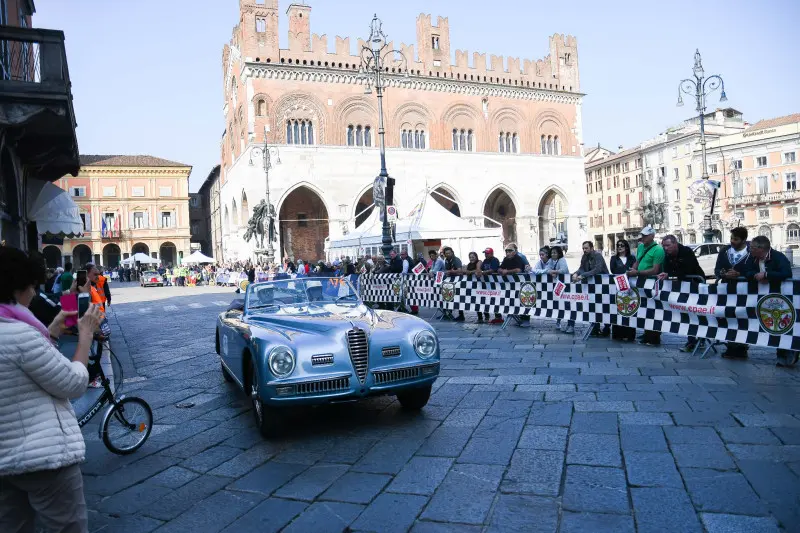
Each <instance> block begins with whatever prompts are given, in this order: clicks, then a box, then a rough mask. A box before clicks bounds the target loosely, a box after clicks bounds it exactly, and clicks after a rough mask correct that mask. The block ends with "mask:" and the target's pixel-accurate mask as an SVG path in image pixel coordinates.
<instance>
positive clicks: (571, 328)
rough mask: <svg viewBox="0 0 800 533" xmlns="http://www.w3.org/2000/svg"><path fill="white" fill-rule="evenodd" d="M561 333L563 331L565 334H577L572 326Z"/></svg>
mask: <svg viewBox="0 0 800 533" xmlns="http://www.w3.org/2000/svg"><path fill="white" fill-rule="evenodd" d="M561 331H563V332H564V333H575V328H574V327H572V326H567V327H565V328H564V329H563V330H561Z"/></svg>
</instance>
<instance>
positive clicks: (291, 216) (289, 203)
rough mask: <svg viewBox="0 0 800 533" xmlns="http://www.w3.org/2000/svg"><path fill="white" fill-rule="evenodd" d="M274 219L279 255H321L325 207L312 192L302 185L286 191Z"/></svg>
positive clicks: (307, 258)
mask: <svg viewBox="0 0 800 533" xmlns="http://www.w3.org/2000/svg"><path fill="white" fill-rule="evenodd" d="M278 221H279V224H280V234H281V254H282V255H283V256H287V255H288V256H289V257H291V258H293V259H295V260H297V259H303V260H304V261H317V260H319V259H323V258H324V257H325V239H326V238H327V237H328V234H329V225H328V210H327V209H326V208H325V203H324V202H323V201H322V198H320V196H319V195H318V194H317V193H316V192H314V191H313V190H311V189H309V188H308V187H305V186H300V187H298V188H297V189H295V190H293V191H292V192H290V193H289V195H288V196H287V197H286V198H285V199H284V200H283V203H282V204H281V207H280V213H279V214H278Z"/></svg>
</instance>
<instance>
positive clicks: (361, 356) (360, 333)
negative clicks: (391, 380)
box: [347, 328, 369, 385]
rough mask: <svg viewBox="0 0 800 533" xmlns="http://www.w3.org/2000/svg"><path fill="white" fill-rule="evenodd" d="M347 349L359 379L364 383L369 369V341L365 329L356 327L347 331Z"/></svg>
mask: <svg viewBox="0 0 800 533" xmlns="http://www.w3.org/2000/svg"><path fill="white" fill-rule="evenodd" d="M347 351H348V352H349V353H350V361H351V362H352V363H353V370H354V371H355V373H356V376H357V377H358V381H359V382H360V383H361V384H362V385H363V384H364V382H365V381H366V380H367V370H369V343H368V341H367V333H366V332H365V331H364V330H363V329H359V328H354V329H351V330H350V331H348V332H347Z"/></svg>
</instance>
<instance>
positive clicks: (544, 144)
mask: <svg viewBox="0 0 800 533" xmlns="http://www.w3.org/2000/svg"><path fill="white" fill-rule="evenodd" d="M546 153H547V137H545V136H544V135H542V154H546Z"/></svg>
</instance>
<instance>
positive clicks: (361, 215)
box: [353, 187, 375, 228]
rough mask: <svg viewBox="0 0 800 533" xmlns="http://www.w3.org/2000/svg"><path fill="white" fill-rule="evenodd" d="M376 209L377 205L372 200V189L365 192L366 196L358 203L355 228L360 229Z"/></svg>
mask: <svg viewBox="0 0 800 533" xmlns="http://www.w3.org/2000/svg"><path fill="white" fill-rule="evenodd" d="M374 209H375V204H374V201H373V199H372V187H370V188H369V189H367V190H366V191H364V194H362V195H361V198H359V199H358V202H357V203H356V209H355V212H354V213H353V217H355V219H356V224H355V227H356V228H357V227H359V226H360V225H361V224H363V223H364V221H365V220H367V219H368V218H369V216H370V215H371V214H372V211H373V210H374Z"/></svg>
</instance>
